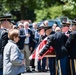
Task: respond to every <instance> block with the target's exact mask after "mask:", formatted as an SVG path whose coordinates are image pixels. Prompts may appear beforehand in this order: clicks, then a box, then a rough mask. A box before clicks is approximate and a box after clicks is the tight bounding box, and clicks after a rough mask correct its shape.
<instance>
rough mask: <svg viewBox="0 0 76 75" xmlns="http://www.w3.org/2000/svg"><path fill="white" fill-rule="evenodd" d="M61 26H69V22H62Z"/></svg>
mask: <svg viewBox="0 0 76 75" xmlns="http://www.w3.org/2000/svg"><path fill="white" fill-rule="evenodd" d="M62 26H67V27H68V26H70V22H62Z"/></svg>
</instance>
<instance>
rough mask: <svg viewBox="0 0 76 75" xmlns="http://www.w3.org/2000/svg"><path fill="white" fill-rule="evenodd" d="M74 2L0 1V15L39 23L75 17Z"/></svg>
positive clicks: (48, 0) (63, 0)
mask: <svg viewBox="0 0 76 75" xmlns="http://www.w3.org/2000/svg"><path fill="white" fill-rule="evenodd" d="M75 12H76V0H0V15H5V14H11V15H12V16H13V19H14V20H15V21H18V20H21V19H23V20H32V22H33V21H41V20H45V19H55V18H56V17H61V16H67V17H68V18H70V19H73V18H75V16H76V13H75Z"/></svg>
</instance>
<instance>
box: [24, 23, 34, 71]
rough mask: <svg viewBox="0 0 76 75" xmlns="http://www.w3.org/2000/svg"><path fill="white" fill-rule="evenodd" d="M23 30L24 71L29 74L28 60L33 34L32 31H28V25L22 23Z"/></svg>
mask: <svg viewBox="0 0 76 75" xmlns="http://www.w3.org/2000/svg"><path fill="white" fill-rule="evenodd" d="M24 30H25V35H26V38H25V42H24V49H23V50H24V56H25V63H26V71H27V72H31V71H30V67H29V66H30V60H29V56H30V53H31V51H32V50H33V38H34V37H33V33H32V31H31V30H30V29H29V23H28V22H24Z"/></svg>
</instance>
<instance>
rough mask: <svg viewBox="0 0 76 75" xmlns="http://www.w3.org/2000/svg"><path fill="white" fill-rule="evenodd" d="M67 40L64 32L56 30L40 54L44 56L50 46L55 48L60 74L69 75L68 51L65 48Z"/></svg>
mask: <svg viewBox="0 0 76 75" xmlns="http://www.w3.org/2000/svg"><path fill="white" fill-rule="evenodd" d="M66 40H67V37H66V36H65V34H63V33H62V32H56V33H55V34H52V35H50V36H49V37H48V39H47V44H46V45H45V47H44V48H43V50H42V51H41V53H40V56H42V55H43V54H44V53H45V52H46V51H47V50H48V49H49V48H50V46H52V47H53V48H54V50H55V54H56V59H57V61H58V67H59V75H68V73H67V72H68V69H67V59H68V51H67V49H66V48H65V42H66Z"/></svg>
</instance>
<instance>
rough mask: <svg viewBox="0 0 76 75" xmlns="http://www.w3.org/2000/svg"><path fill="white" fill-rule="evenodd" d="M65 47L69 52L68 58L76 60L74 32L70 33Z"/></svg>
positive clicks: (75, 33) (75, 37) (75, 35)
mask: <svg viewBox="0 0 76 75" xmlns="http://www.w3.org/2000/svg"><path fill="white" fill-rule="evenodd" d="M65 46H66V48H67V49H68V51H69V54H70V57H71V58H75V59H76V31H74V32H71V33H70V36H69V38H68V39H67V41H66V44H65Z"/></svg>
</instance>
